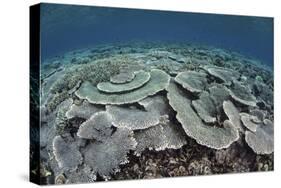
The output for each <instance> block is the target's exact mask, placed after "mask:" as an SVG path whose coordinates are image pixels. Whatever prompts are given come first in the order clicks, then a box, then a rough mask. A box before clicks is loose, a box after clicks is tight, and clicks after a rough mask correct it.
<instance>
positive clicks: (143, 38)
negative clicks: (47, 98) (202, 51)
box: [41, 4, 273, 67]
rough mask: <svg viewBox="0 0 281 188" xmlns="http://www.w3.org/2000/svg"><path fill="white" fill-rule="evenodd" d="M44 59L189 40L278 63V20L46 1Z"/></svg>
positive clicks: (43, 22) (42, 33)
mask: <svg viewBox="0 0 281 188" xmlns="http://www.w3.org/2000/svg"><path fill="white" fill-rule="evenodd" d="M41 18H42V19H41V45H42V58H43V59H46V58H48V57H49V58H50V57H53V56H55V55H60V54H62V53H64V52H67V51H69V50H73V49H78V48H83V47H88V46H95V45H97V44H105V43H116V42H117V43H118V42H129V41H135V42H151V41H154V42H157V41H158V42H159V41H160V42H169V41H171V42H188V43H196V44H203V45H211V46H215V47H220V48H225V49H229V50H233V51H236V52H239V53H242V54H244V55H246V56H248V57H253V58H255V59H258V60H260V61H263V63H265V64H267V65H269V66H271V67H272V66H273V18H266V17H250V16H231V15H217V14H199V13H185V12H172V11H152V10H138V9H124V8H123V9H122V8H119V9H116V8H104V7H91V6H77V5H76V6H71V5H56V4H45V5H44V4H43V5H42V7H41Z"/></svg>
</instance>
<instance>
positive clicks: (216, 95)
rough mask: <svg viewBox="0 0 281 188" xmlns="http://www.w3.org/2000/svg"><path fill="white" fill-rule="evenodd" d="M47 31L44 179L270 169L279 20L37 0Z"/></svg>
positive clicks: (41, 105) (39, 168) (40, 172)
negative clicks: (276, 23)
mask: <svg viewBox="0 0 281 188" xmlns="http://www.w3.org/2000/svg"><path fill="white" fill-rule="evenodd" d="M40 39H41V41H40V45H41V49H40V50H41V62H40V63H41V64H40V101H39V102H38V101H36V100H34V104H33V105H34V106H37V107H38V109H40V131H39V134H40V139H39V138H37V137H35V136H34V138H33V139H31V140H32V141H31V142H32V144H34V143H36V144H38V145H40V152H39V153H36V152H32V146H31V159H32V158H34V157H33V156H35V155H36V156H37V155H40V164H39V165H36V164H34V165H31V173H34V174H35V175H37V176H38V177H39V178H40V183H41V184H65V183H85V182H95V181H107V180H126V179H148V178H161V177H177V176H191V175H208V174H223V173H241V172H253V171H271V170H273V169H274V160H273V159H274V155H273V154H274V103H273V90H274V83H273V18H265V17H250V16H230V15H216V14H199V13H184V12H172V11H156V10H137V9H124V8H107V7H91V6H77V5H75V6H74V5H58V4H41V5H40ZM31 77H32V74H31ZM35 83H36V82H35ZM33 87H35V88H37V87H38V85H36V84H32V79H31V89H32V88H33ZM32 91H33V90H31V98H32V96H33V95H32ZM34 91H35V90H34ZM34 93H35V94H34V97H33V98H36V92H34ZM32 101H33V100H32ZM31 130H32V131H31V137H32V135H33V134H34V135H36V134H38V130H36V129H33V127H32V126H31ZM37 142H38V143H37ZM31 161H32V160H31Z"/></svg>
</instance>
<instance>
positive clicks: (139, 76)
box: [97, 70, 150, 93]
mask: <svg viewBox="0 0 281 188" xmlns="http://www.w3.org/2000/svg"><path fill="white" fill-rule="evenodd" d="M135 75H136V76H135V78H134V79H133V80H132V81H130V82H128V83H123V84H113V83H111V82H100V83H98V85H97V88H98V90H99V91H101V92H105V93H119V92H128V91H131V90H134V89H138V88H140V87H142V86H143V85H144V84H146V83H147V82H148V81H149V79H150V74H149V73H148V72H145V71H142V70H141V71H138V72H135Z"/></svg>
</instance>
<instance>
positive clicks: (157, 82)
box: [75, 69, 170, 104]
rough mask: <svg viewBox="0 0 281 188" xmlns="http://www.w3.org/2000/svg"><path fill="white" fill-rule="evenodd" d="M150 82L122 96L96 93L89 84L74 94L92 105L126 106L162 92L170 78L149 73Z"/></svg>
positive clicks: (152, 72)
mask: <svg viewBox="0 0 281 188" xmlns="http://www.w3.org/2000/svg"><path fill="white" fill-rule="evenodd" d="M150 74H151V78H150V81H149V82H147V84H145V85H144V86H143V87H141V88H139V89H137V90H133V91H131V92H128V93H122V94H105V93H101V92H99V91H98V89H97V88H96V87H94V86H93V85H92V84H91V83H89V82H84V83H83V84H82V86H81V87H80V88H79V90H78V91H76V92H75V94H76V95H77V96H78V97H79V98H81V99H87V100H88V101H89V102H90V103H93V104H128V103H134V102H138V101H140V100H142V99H144V98H145V97H147V96H151V95H154V94H156V93H157V92H159V91H161V90H164V89H165V88H166V87H167V86H168V83H169V80H170V76H169V75H168V74H166V73H165V72H163V71H161V70H157V69H154V70H152V71H151V73H150Z"/></svg>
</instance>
